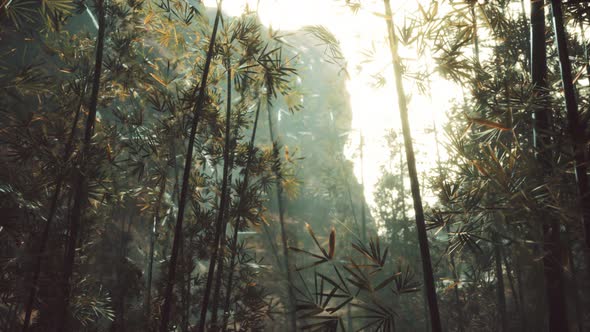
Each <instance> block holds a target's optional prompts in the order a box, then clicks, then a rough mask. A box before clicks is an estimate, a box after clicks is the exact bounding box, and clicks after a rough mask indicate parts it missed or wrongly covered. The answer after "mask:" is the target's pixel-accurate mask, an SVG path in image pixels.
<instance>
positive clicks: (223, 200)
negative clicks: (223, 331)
mask: <svg viewBox="0 0 590 332" xmlns="http://www.w3.org/2000/svg"><path fill="white" fill-rule="evenodd" d="M227 75H228V83H227V111H226V112H225V142H224V147H223V174H222V176H221V181H222V182H221V197H220V198H219V211H218V212H217V220H216V221H215V240H214V241H213V252H212V253H211V258H210V259H209V271H208V273H207V283H206V284H205V294H204V295H203V302H202V304H201V315H200V317H201V318H200V320H199V331H205V323H206V321H207V309H208V308H209V296H210V295H211V288H212V287H213V275H214V273H215V265H216V263H217V259H218V255H220V254H221V255H223V252H221V253H220V251H222V250H223V248H220V243H221V237H222V236H225V234H221V232H222V230H223V221H224V213H225V209H226V207H227V205H228V203H229V197H228V190H227V188H228V183H227V182H228V181H227V180H228V177H229V150H230V142H231V66H230V64H229V63H228V65H227ZM218 281H221V280H218ZM215 309H216V308H213V313H212V319H211V324H212V326H214V325H216V320H217V314H216V313H215ZM213 328H214V327H213Z"/></svg>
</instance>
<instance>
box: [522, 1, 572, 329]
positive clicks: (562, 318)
mask: <svg viewBox="0 0 590 332" xmlns="http://www.w3.org/2000/svg"><path fill="white" fill-rule="evenodd" d="M543 5H544V4H543V2H542V1H532V2H531V76H532V78H533V84H534V85H535V90H536V91H535V92H536V93H537V94H538V95H539V96H541V97H542V96H543V95H544V94H546V92H545V91H544V88H545V87H546V85H547V83H546V76H547V56H546V45H545V20H544V16H545V15H544V12H545V10H544V8H543ZM551 7H552V10H553V17H554V20H555V35H556V39H557V46H558V50H559V58H560V63H561V71H562V80H563V85H564V90H565V93H566V108H567V109H568V115H569V114H570V113H571V111H572V108H574V112H575V113H576V115H577V110H575V108H577V106H576V100H575V97H574V95H573V85H572V78H571V66H570V63H569V60H568V59H567V49H565V47H566V45H565V35H564V31H563V22H562V20H561V3H560V2H559V1H557V2H556V1H552V6H551ZM564 52H565V53H564ZM550 123H551V115H550V113H549V110H548V109H547V107H546V106H545V107H538V108H536V110H535V113H534V121H533V125H534V126H533V128H534V129H533V135H534V140H533V142H534V146H535V149H536V151H537V155H536V157H537V160H538V161H539V163H540V164H541V165H542V169H541V178H545V176H546V175H549V174H551V171H552V170H551V159H552V154H551V151H550V150H549V148H548V147H549V146H550V144H551V140H550V138H549V136H548V132H549V129H550ZM543 219H545V220H542V222H543V241H544V251H545V252H546V254H545V255H544V256H543V264H544V271H545V272H544V274H545V291H546V294H547V302H548V306H549V308H548V309H549V330H550V331H551V332H557V331H562V332H566V331H568V322H567V311H566V303H565V301H564V290H565V289H564V286H563V277H562V274H561V264H560V261H561V250H560V240H559V221H558V220H556V219H555V218H552V219H550V220H547V219H549V218H543Z"/></svg>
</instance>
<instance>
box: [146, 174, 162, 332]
mask: <svg viewBox="0 0 590 332" xmlns="http://www.w3.org/2000/svg"><path fill="white" fill-rule="evenodd" d="M161 181H162V183H161V184H160V192H159V193H158V200H157V201H156V206H155V208H154V216H153V218H154V222H153V224H152V229H151V230H150V252H149V261H148V270H147V290H146V300H145V306H146V322H147V326H150V324H149V323H150V320H151V308H152V274H153V266H154V247H155V242H156V240H157V238H158V231H157V230H158V222H159V221H160V206H161V204H162V198H163V197H164V192H166V175H163V176H162V180H161Z"/></svg>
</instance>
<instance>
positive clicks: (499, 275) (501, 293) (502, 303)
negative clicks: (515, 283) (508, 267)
mask: <svg viewBox="0 0 590 332" xmlns="http://www.w3.org/2000/svg"><path fill="white" fill-rule="evenodd" d="M492 236H493V238H494V244H493V245H494V261H495V262H494V263H495V270H496V271H495V272H496V296H497V301H498V311H499V313H500V326H501V327H502V332H507V331H508V319H507V318H506V295H505V294H506V293H505V292H506V291H505V288H504V273H503V272H502V252H501V251H500V250H501V247H500V246H501V243H499V241H500V239H499V237H498V235H497V234H496V233H493V234H492Z"/></svg>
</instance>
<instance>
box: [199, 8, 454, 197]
mask: <svg viewBox="0 0 590 332" xmlns="http://www.w3.org/2000/svg"><path fill="white" fill-rule="evenodd" d="M428 1H430V0H428ZM204 2H205V5H206V6H211V7H214V6H216V1H215V0H206V1H204ZM422 2H424V3H426V2H427V1H422ZM246 4H248V5H249V7H250V8H251V9H256V8H257V9H258V14H259V15H260V19H261V21H262V23H263V24H264V25H266V26H272V27H273V28H275V29H281V30H284V31H288V30H296V29H299V28H301V27H304V26H307V25H323V26H325V27H326V28H327V29H329V30H330V31H331V32H332V33H333V34H334V36H335V37H336V38H337V39H338V40H339V41H340V46H341V49H342V53H343V54H344V56H345V57H346V61H347V63H348V68H347V69H348V72H349V74H350V79H349V80H348V82H347V85H346V86H347V90H348V92H349V94H350V99H351V100H350V105H351V107H352V113H353V117H352V132H351V134H350V135H349V144H348V146H347V147H346V151H345V154H346V155H347V157H348V158H349V159H351V160H352V161H353V162H354V165H355V175H356V176H357V178H358V179H359V181H360V179H361V164H360V158H359V153H358V148H359V143H360V135H361V134H362V135H363V137H364V142H365V146H364V152H363V154H364V182H365V197H366V199H367V202H368V204H369V206H374V197H373V191H374V189H375V185H376V183H377V180H378V179H379V176H380V174H381V170H380V167H381V166H382V165H384V164H385V163H387V161H388V156H389V151H387V149H386V148H385V144H386V143H385V142H386V141H385V139H384V136H385V135H386V133H387V132H388V131H390V130H392V129H393V130H396V131H399V128H400V124H399V113H398V112H397V96H396V95H395V84H394V82H393V69H392V66H391V57H390V55H389V49H388V46H387V44H386V36H387V31H386V23H385V21H384V20H383V18H382V17H381V16H379V15H381V14H380V13H383V11H384V7H383V1H363V2H362V4H363V8H362V9H361V10H359V11H358V12H357V13H353V12H352V11H351V10H350V8H348V7H346V6H345V0H299V1H291V0H228V1H225V2H224V3H223V10H224V12H225V13H227V14H228V15H232V16H234V15H235V16H237V15H239V14H240V13H242V12H243V10H244V8H245V6H246ZM392 5H393V6H395V7H394V8H393V12H394V16H395V21H396V22H398V21H399V22H401V23H402V24H403V19H404V13H411V12H416V1H393V4H392ZM372 49H373V50H374V57H373V59H372V61H371V62H366V61H365V60H366V59H367V58H366V55H365V54H363V53H366V51H367V50H372ZM400 51H401V52H403V50H400ZM410 53H411V52H410ZM401 55H402V56H404V53H402V54H401ZM407 57H408V58H410V59H411V57H412V55H411V54H409V55H408V56H407ZM410 61H411V60H410ZM419 65H425V66H429V65H430V66H432V65H433V62H432V59H426V62H425V63H423V64H419ZM378 74H380V75H383V78H385V83H384V85H381V86H376V84H375V83H376V75H378ZM404 84H405V89H406V94H407V95H408V96H409V100H410V104H409V111H410V121H411V124H410V125H411V127H412V134H413V139H414V146H415V150H416V152H417V154H418V165H417V167H418V170H419V172H425V171H428V170H430V169H432V168H434V167H435V165H436V157H435V155H436V152H435V151H436V145H435V140H434V136H433V134H432V128H433V124H436V126H437V128H439V133H440V134H439V138H440V139H441V140H444V138H443V136H444V135H443V133H442V130H441V129H440V128H441V127H442V125H443V124H444V122H445V121H446V113H445V112H446V110H447V109H448V107H449V105H450V101H451V100H452V99H454V98H458V97H459V90H458V89H457V88H454V87H453V85H452V84H450V83H449V82H446V81H443V80H442V79H440V78H436V77H431V78H430V91H431V92H430V96H422V95H420V94H419V93H418V91H417V87H416V84H415V83H412V82H409V81H406V82H404ZM441 154H442V158H445V156H446V153H445V151H444V149H441ZM420 155H422V156H424V157H422V158H420ZM425 199H426V201H432V199H433V197H425Z"/></svg>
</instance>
